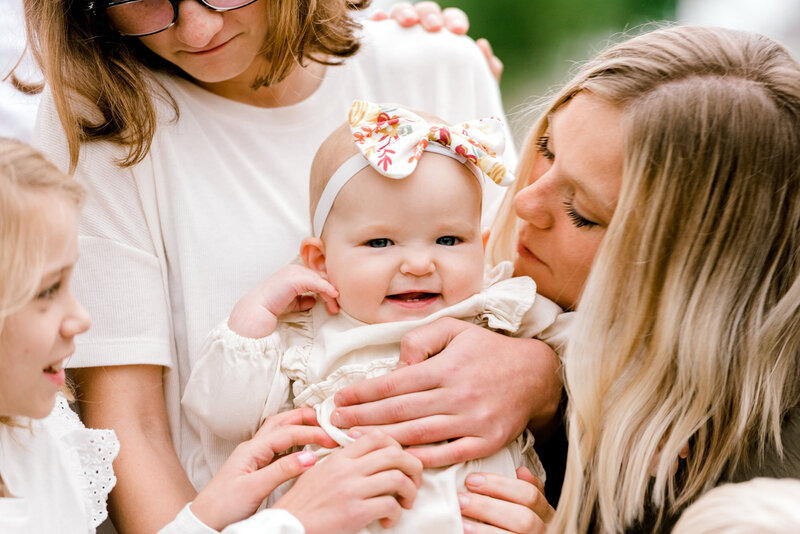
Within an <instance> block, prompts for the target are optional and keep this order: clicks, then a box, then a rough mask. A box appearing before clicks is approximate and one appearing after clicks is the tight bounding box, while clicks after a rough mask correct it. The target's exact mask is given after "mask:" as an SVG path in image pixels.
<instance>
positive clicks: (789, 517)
mask: <svg viewBox="0 0 800 534" xmlns="http://www.w3.org/2000/svg"><path fill="white" fill-rule="evenodd" d="M798 503H800V480H796V479H792V478H782V479H776V478H756V479H753V480H749V481H747V482H740V483H738V484H723V485H722V486H719V487H717V488H714V489H712V490H710V491H709V492H708V493H706V494H704V495H703V496H702V497H700V499H698V500H697V501H696V502H695V503H693V504H692V505H691V506H690V507H689V508H687V509H686V511H684V512H683V514H681V518H680V520H679V521H678V523H677V524H676V525H675V528H673V529H672V534H795V533H797V532H800V506H798Z"/></svg>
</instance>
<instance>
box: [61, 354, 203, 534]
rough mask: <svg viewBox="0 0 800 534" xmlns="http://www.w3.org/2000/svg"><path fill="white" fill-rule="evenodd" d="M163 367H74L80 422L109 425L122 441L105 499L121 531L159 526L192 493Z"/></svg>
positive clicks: (124, 533)
mask: <svg viewBox="0 0 800 534" xmlns="http://www.w3.org/2000/svg"><path fill="white" fill-rule="evenodd" d="M162 372H163V368H162V367H160V366H156V365H122V366H108V367H86V368H79V369H74V370H73V371H72V376H73V378H74V380H75V386H76V389H77V392H78V400H79V403H80V409H81V418H82V419H83V422H84V424H85V425H86V426H87V427H91V428H112V429H114V431H115V432H116V434H117V438H118V439H119V441H120V452H119V455H118V456H117V459H116V460H115V461H114V473H115V474H116V477H117V484H116V486H115V488H114V490H113V491H112V492H111V496H110V499H109V508H110V510H109V511H110V516H111V519H112V521H113V522H114V525H116V527H117V530H119V532H120V534H130V533H154V532H157V531H158V530H159V529H160V528H161V527H162V526H164V525H165V524H167V523H168V522H169V521H171V520H172V519H173V518H174V517H175V515H176V514H177V513H178V512H179V511H180V510H181V508H183V507H184V506H185V505H186V503H188V502H189V501H191V500H192V499H193V498H194V497H195V495H196V492H195V490H194V487H193V486H192V484H191V483H190V482H189V479H188V478H187V476H186V473H185V472H184V470H183V467H182V466H181V464H180V462H179V461H178V456H177V455H176V453H175V449H174V448H173V446H172V438H171V436H170V431H169V424H168V422H167V411H166V406H165V404H164V392H163V383H162Z"/></svg>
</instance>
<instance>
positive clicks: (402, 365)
mask: <svg viewBox="0 0 800 534" xmlns="http://www.w3.org/2000/svg"><path fill="white" fill-rule="evenodd" d="M401 367H408V362H407V361H405V360H400V361H398V362H397V365H396V366H395V369H400V368H401Z"/></svg>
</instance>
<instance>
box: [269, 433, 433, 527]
mask: <svg viewBox="0 0 800 534" xmlns="http://www.w3.org/2000/svg"><path fill="white" fill-rule="evenodd" d="M421 482H422V462H420V461H419V460H418V459H416V458H415V457H414V456H412V455H411V454H409V453H407V452H405V451H404V450H403V449H402V448H401V447H400V445H399V444H398V443H397V442H396V441H395V440H393V439H392V438H390V437H389V436H387V435H386V434H383V433H382V432H378V431H372V432H370V433H369V434H367V435H365V436H362V437H361V438H359V439H358V440H356V441H355V442H353V443H351V444H350V445H347V446H346V447H344V448H342V449H340V450H337V451H334V452H333V453H331V455H330V456H329V457H328V458H326V459H325V461H324V462H322V463H320V464H319V465H318V466H316V467H315V468H314V469H312V470H310V471H308V472H307V473H305V474H304V475H303V476H301V477H300V478H299V479H297V482H296V483H295V485H294V486H293V487H292V489H291V490H289V492H288V493H286V495H284V496H283V497H281V498H280V499H279V500H278V502H277V503H275V506H274V508H283V509H285V510H288V511H289V512H291V513H292V514H293V515H294V516H295V517H296V518H297V519H299V520H300V522H301V523H302V524H303V526H304V527H305V529H306V534H317V533H320V532H339V533H347V532H357V531H359V530H361V529H362V528H364V527H365V526H366V525H368V524H369V523H371V522H373V521H375V520H376V519H379V520H380V523H381V525H382V526H384V527H390V526H392V525H393V524H395V523H397V520H398V519H399V518H400V512H401V509H402V508H411V505H412V504H413V503H414V498H415V497H416V494H417V488H418V487H419V485H420V484H421Z"/></svg>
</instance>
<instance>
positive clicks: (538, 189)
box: [514, 176, 556, 229]
mask: <svg viewBox="0 0 800 534" xmlns="http://www.w3.org/2000/svg"><path fill="white" fill-rule="evenodd" d="M549 193H550V191H549V187H548V184H547V180H546V176H542V177H540V178H539V179H537V180H536V181H534V182H531V183H530V184H528V185H526V186H525V187H524V188H522V189H521V190H520V191H518V192H517V194H516V195H514V211H515V212H516V213H517V216H518V217H519V218H520V219H522V220H523V221H526V222H528V223H530V224H532V225H534V226H536V227H537V228H541V229H547V228H550V227H551V226H552V225H553V211H552V210H553V203H554V202H555V201H556V199H555V197H553V196H552V195H550V194H549Z"/></svg>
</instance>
